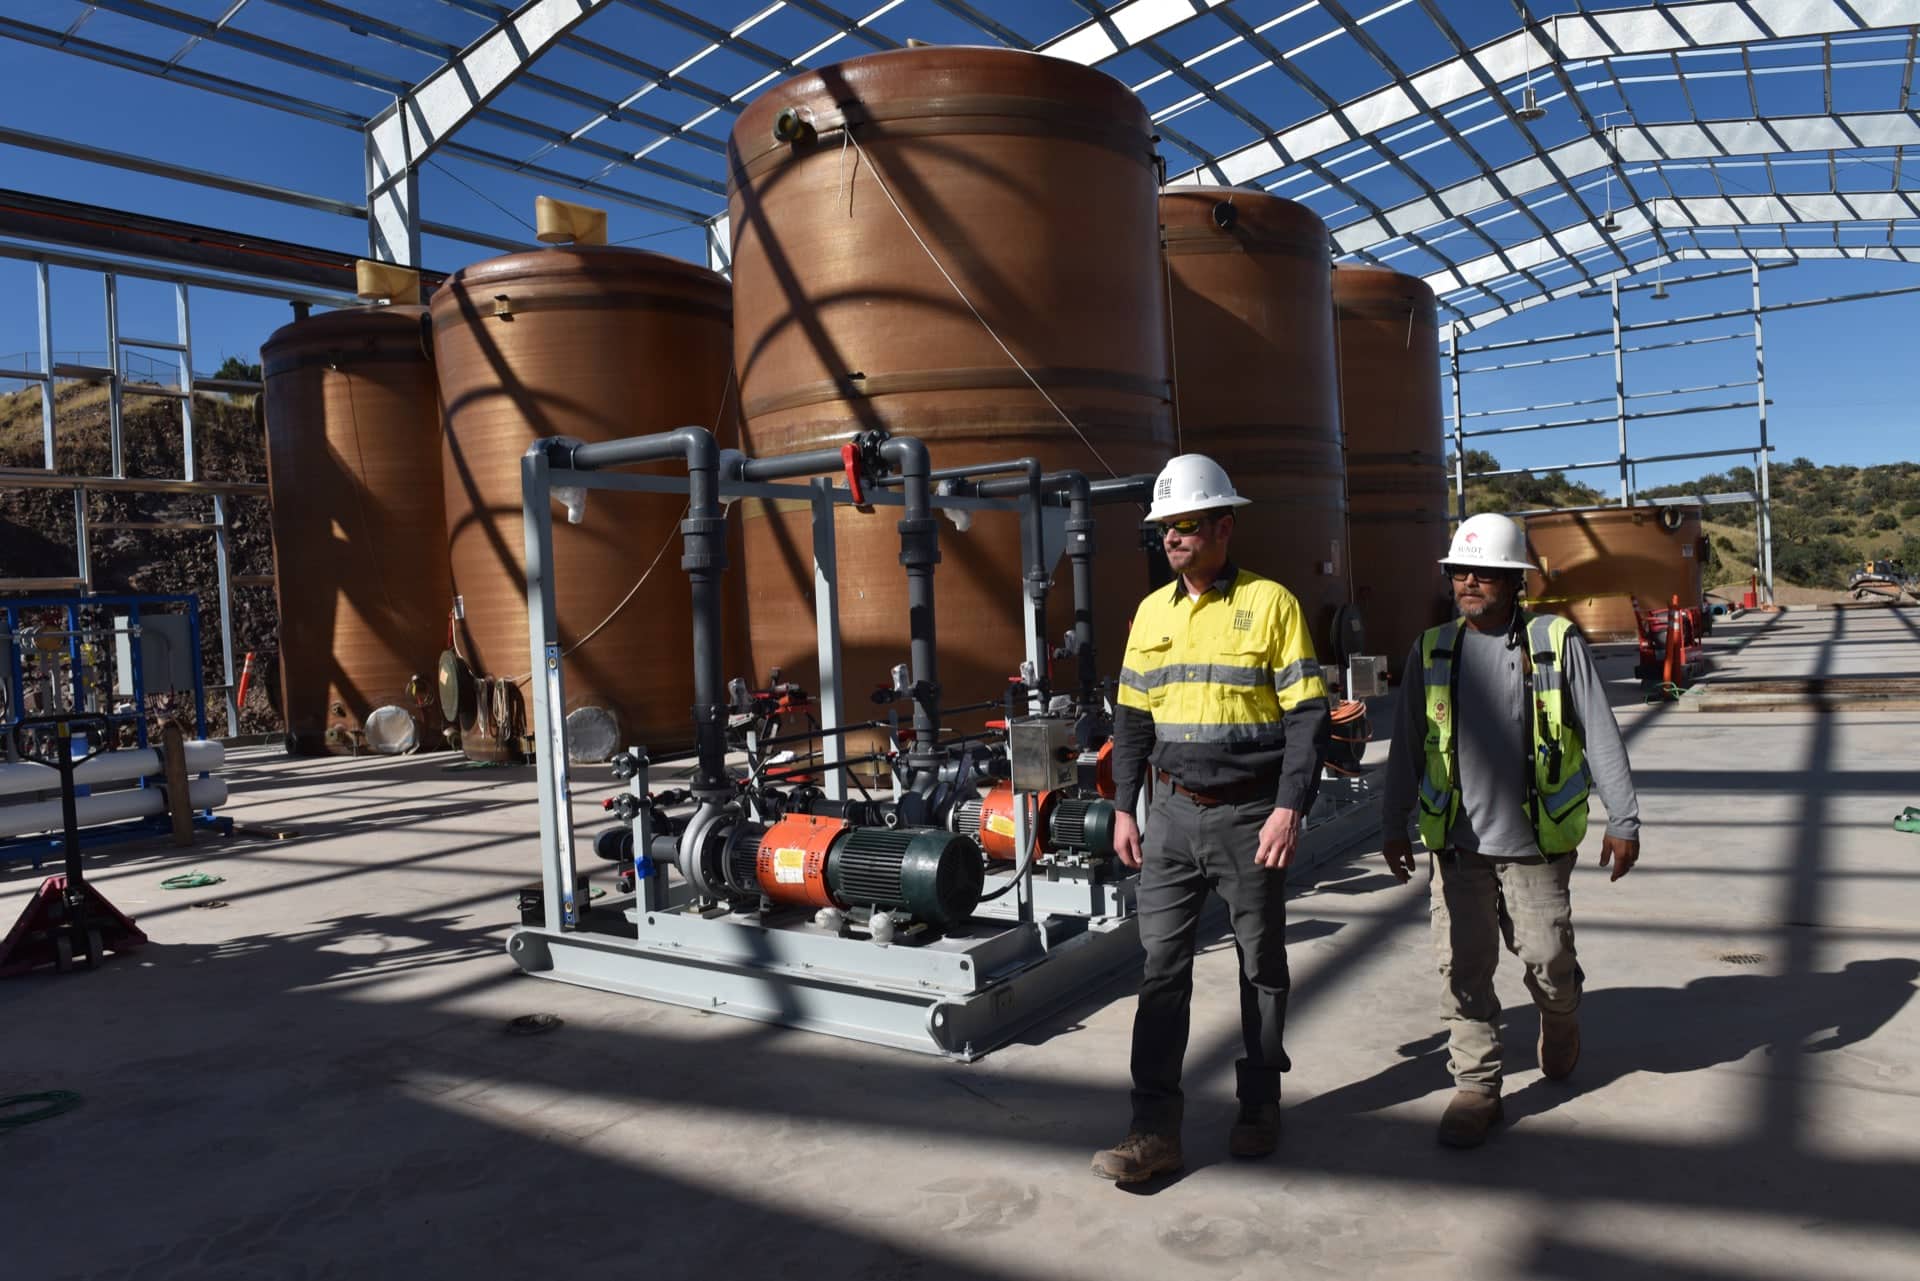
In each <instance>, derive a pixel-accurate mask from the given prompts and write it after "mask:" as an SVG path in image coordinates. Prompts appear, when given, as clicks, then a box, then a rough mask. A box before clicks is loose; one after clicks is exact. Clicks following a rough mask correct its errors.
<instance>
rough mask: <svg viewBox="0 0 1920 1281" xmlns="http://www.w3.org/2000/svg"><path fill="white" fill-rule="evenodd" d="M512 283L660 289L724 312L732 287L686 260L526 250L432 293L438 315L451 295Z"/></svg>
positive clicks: (611, 249) (634, 252) (593, 249)
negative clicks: (702, 298)
mask: <svg viewBox="0 0 1920 1281" xmlns="http://www.w3.org/2000/svg"><path fill="white" fill-rule="evenodd" d="M513 283H542V284H544V283H554V284H565V285H569V286H572V287H576V288H578V289H580V290H581V292H583V293H593V292H605V293H613V292H629V291H634V290H639V291H642V292H644V291H646V290H647V289H648V288H653V289H657V290H659V291H660V292H662V293H681V294H684V293H689V292H696V293H698V292H705V293H710V294H713V295H715V301H717V302H718V303H719V304H720V305H721V306H730V305H731V301H732V287H731V286H730V285H729V284H728V283H727V278H726V277H725V276H722V275H720V274H719V273H718V272H714V271H708V270H707V269H706V268H705V267H701V266H697V265H696V264H694V263H690V262H688V261H686V260H685V259H684V258H674V257H670V256H668V255H667V254H661V253H654V252H653V251H652V250H650V249H631V248H628V247H626V246H624V245H579V244H574V245H555V246H553V247H552V248H550V249H527V250H522V251H521V252H519V253H511V254H503V255H502V256H500V257H498V258H487V259H483V260H482V261H480V262H476V263H470V264H468V265H467V266H465V267H462V268H461V269H460V270H458V271H456V272H454V273H453V274H452V275H451V276H448V277H447V280H446V283H445V284H443V285H442V286H441V287H440V288H439V289H437V290H435V291H434V294H433V303H434V306H435V308H436V310H437V309H439V308H440V307H442V306H443V305H451V303H450V300H451V297H452V296H453V295H457V294H464V293H478V292H480V291H482V290H490V289H497V288H499V287H501V286H503V285H508V284H513Z"/></svg>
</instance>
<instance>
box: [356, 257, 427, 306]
mask: <svg viewBox="0 0 1920 1281" xmlns="http://www.w3.org/2000/svg"><path fill="white" fill-rule="evenodd" d="M353 291H354V293H356V294H358V295H359V296H360V298H361V299H362V300H363V301H366V302H378V301H381V300H382V299H384V300H385V301H387V302H392V303H417V302H419V301H420V273H419V272H417V271H415V270H414V269H413V268H411V267H402V266H400V265H399V264H398V263H391V262H375V261H374V260H373V259H371V258H361V259H359V260H358V261H356V262H355V263H354V264H353Z"/></svg>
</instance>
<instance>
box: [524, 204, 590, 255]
mask: <svg viewBox="0 0 1920 1281" xmlns="http://www.w3.org/2000/svg"><path fill="white" fill-rule="evenodd" d="M533 221H534V235H535V236H537V237H539V239H540V243H541V244H544V245H566V244H574V245H604V244H606V243H607V211H606V210H604V209H594V208H591V207H590V206H587V205H575V204H569V203H568V202H567V201H565V200H555V199H554V198H553V197H552V196H538V197H535V199H534V202H533Z"/></svg>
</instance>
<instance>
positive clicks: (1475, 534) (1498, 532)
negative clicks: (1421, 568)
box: [1440, 512, 1539, 569]
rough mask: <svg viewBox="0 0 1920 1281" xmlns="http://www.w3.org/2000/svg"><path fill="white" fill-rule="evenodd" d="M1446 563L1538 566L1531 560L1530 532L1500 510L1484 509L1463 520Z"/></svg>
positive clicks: (1533, 567)
mask: <svg viewBox="0 0 1920 1281" xmlns="http://www.w3.org/2000/svg"><path fill="white" fill-rule="evenodd" d="M1440 563H1441V564H1442V565H1478V566H1480V567H1481V568H1483V569H1538V568H1539V566H1537V565H1535V564H1534V563H1533V562H1532V561H1530V560H1528V559H1527V531H1526V530H1525V529H1523V528H1521V526H1520V522H1518V521H1516V520H1509V519H1508V518H1507V517H1505V516H1502V515H1500V514H1499V513H1497V512H1481V513H1480V514H1479V515H1478V516H1469V517H1467V518H1466V519H1465V520H1463V521H1461V522H1460V528H1459V529H1457V530H1455V531H1454V534H1453V546H1451V547H1449V548H1447V558H1446V559H1445V560H1443V561H1441V562H1440Z"/></svg>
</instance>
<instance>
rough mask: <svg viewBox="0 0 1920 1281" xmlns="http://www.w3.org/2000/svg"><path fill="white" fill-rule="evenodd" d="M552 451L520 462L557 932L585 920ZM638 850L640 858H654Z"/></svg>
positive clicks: (544, 860) (551, 917) (544, 844)
mask: <svg viewBox="0 0 1920 1281" xmlns="http://www.w3.org/2000/svg"><path fill="white" fill-rule="evenodd" d="M550 473H551V468H550V466H549V464H548V461H547V454H546V451H545V450H543V449H533V450H529V451H527V453H526V454H525V455H523V456H522V457H521V460H520V501H521V506H522V510H523V511H524V513H525V519H524V521H523V523H524V525H525V527H526V555H527V641H528V651H529V652H528V657H529V658H530V659H531V660H532V663H533V679H532V680H531V681H530V682H529V683H528V692H529V693H530V694H532V696H533V741H534V745H535V746H534V758H533V759H534V768H535V772H536V774H537V775H538V777H539V787H540V883H541V886H542V888H543V890H544V891H545V895H544V897H545V899H546V919H545V921H544V922H543V923H544V924H545V926H546V928H548V929H549V930H553V931H555V932H556V933H557V932H558V931H560V930H562V929H572V928H573V927H574V925H575V924H576V923H577V921H578V919H579V918H578V917H577V916H576V915H575V904H574V901H573V878H574V862H573V793H572V787H571V784H570V782H569V780H568V776H567V754H566V752H565V751H555V750H553V747H554V744H556V743H558V742H560V741H561V733H560V732H559V731H560V729H561V727H562V726H563V725H564V721H563V719H562V718H563V717H564V715H565V707H566V692H565V687H564V686H563V684H562V680H561V667H560V637H559V636H558V634H557V629H556V627H555V624H554V620H555V612H554V600H553V565H552V555H553V500H552V498H551V497H550V496H549V495H550V492H551V491H550V489H549V485H550V481H549V476H550ZM651 853H652V851H651V850H642V849H635V850H634V857H635V858H636V859H637V858H639V857H641V856H643V855H649V854H651Z"/></svg>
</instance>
